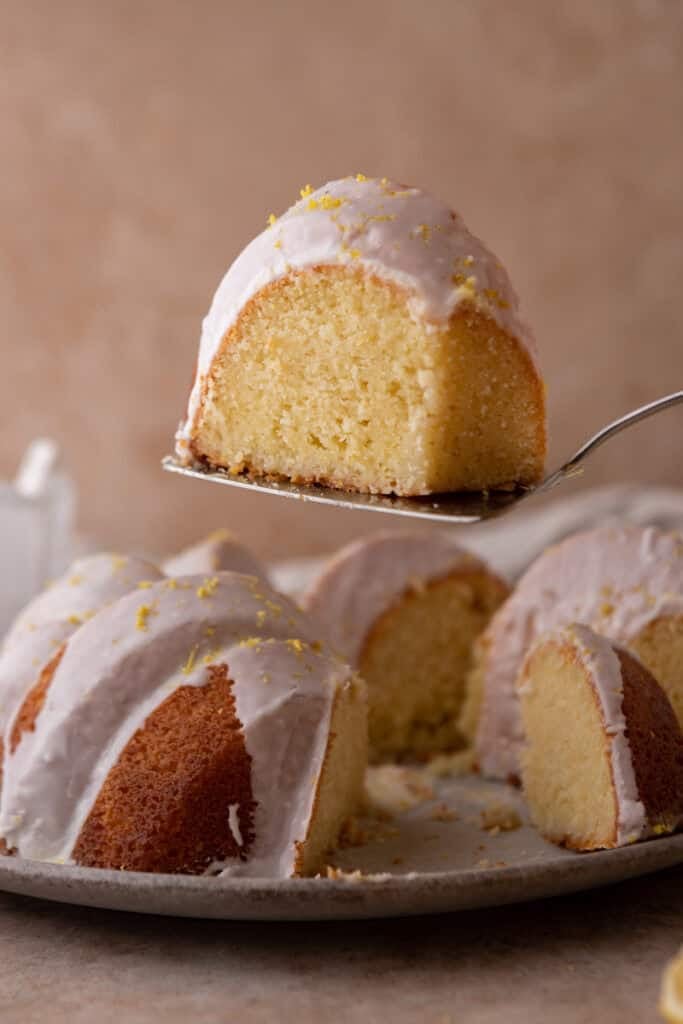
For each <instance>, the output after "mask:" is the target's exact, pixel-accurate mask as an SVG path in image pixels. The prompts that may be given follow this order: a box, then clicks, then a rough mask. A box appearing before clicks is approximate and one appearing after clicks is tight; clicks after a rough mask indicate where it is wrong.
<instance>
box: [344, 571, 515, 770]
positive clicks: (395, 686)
mask: <svg viewBox="0 0 683 1024" xmlns="http://www.w3.org/2000/svg"><path fill="white" fill-rule="evenodd" d="M506 593H507V590H506V588H505V586H504V585H503V584H502V583H501V582H500V581H499V580H497V579H496V578H495V577H492V576H489V575H487V574H486V573H454V574H452V575H451V576H448V577H446V578H444V579H441V580H436V581H433V582H431V583H429V584H428V585H426V586H425V587H423V588H420V589H418V590H413V591H411V592H409V593H408V594H406V595H404V596H403V597H402V599H401V600H400V601H399V602H397V603H396V604H395V605H394V606H393V607H392V608H390V609H389V610H388V611H387V612H385V614H384V615H383V616H382V617H381V618H380V619H379V620H378V621H377V623H376V624H375V626H374V627H373V630H372V632H371V633H370V636H369V637H368V638H367V640H366V643H365V647H364V650H363V652H362V654H361V658H360V672H361V675H362V676H363V678H364V679H365V681H366V683H367V687H368V715H369V735H370V758H371V760H372V761H374V762H377V761H383V760H393V759H395V758H404V759H405V758H414V757H416V758H418V759H420V758H427V757H429V756H430V755H432V754H435V753H440V752H445V751H449V750H458V749H459V748H460V747H462V746H463V737H462V735H461V733H460V730H459V729H458V725H457V720H458V712H459V710H460V706H461V704H462V701H463V696H464V688H465V678H466V675H467V672H468V670H469V668H470V663H471V658H472V644H473V642H474V639H475V637H477V636H478V635H479V633H481V631H482V630H483V629H484V627H485V626H486V624H487V622H488V621H489V619H490V618H491V616H492V614H493V612H494V611H495V610H496V608H497V607H498V606H499V605H500V604H501V603H502V601H503V600H504V599H505V596H506Z"/></svg>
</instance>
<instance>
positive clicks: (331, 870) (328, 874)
mask: <svg viewBox="0 0 683 1024" xmlns="http://www.w3.org/2000/svg"><path fill="white" fill-rule="evenodd" d="M324 877H325V878H331V879H332V880H333V881H335V882H339V881H344V882H361V881H362V880H363V878H364V877H365V876H364V875H363V872H362V871H361V870H360V869H359V868H356V870H355V871H344V869H343V868H336V867H335V866H334V865H333V864H328V865H326V867H325V875H324Z"/></svg>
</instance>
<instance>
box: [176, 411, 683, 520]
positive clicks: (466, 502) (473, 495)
mask: <svg viewBox="0 0 683 1024" xmlns="http://www.w3.org/2000/svg"><path fill="white" fill-rule="evenodd" d="M681 402H683V391H674V392H673V394H671V395H665V396H664V397H663V398H658V399H656V401H654V402H649V403H648V404H647V405H642V406H640V408H638V409H633V410H632V412H628V413H626V414H625V415H624V416H620V417H619V419H616V420H614V421H613V422H612V423H608V424H607V425H606V426H604V427H603V428H602V429H601V430H598V432H597V433H596V434H594V435H593V436H592V437H591V438H589V439H588V440H587V441H586V442H585V444H583V445H582V446H581V447H580V448H579V450H578V451H577V452H575V453H574V455H572V457H571V458H570V459H568V460H567V462H565V463H564V464H563V465H561V466H560V467H559V468H558V469H556V470H554V472H552V473H549V474H548V475H547V476H546V477H545V479H544V480H542V481H541V482H540V483H539V484H535V485H534V486H532V487H517V488H515V489H514V490H507V491H483V492H469V491H462V492H457V493H452V494H429V495H426V496H425V497H419V498H401V497H397V496H396V495H392V494H358V493H356V492H355V491H341V490H336V489H334V488H331V487H322V486H320V485H318V484H295V483H289V482H287V481H280V480H267V479H256V480H252V479H250V478H249V477H246V476H235V475H232V474H230V473H228V472H226V471H225V470H220V469H206V468H204V467H203V466H200V465H194V466H184V465H182V464H181V463H180V462H178V460H177V459H176V458H175V457H174V456H172V455H167V456H166V457H165V458H164V459H163V460H162V466H163V468H164V469H165V470H168V471H169V472H171V473H180V474H181V475H182V476H187V477H193V478H195V479H197V480H208V481H210V482H211V483H216V484H226V485H227V486H228V487H243V488H246V490H250V491H259V492H260V493H262V494H276V495H279V496H280V497H283V498H295V499H297V500H298V501H316V502H319V503H321V504H323V505H336V506H337V507H338V508H355V509H361V510H363V511H366V512H389V513H393V514H394V515H399V516H408V517H409V518H412V519H431V520H433V521H437V522H448V523H480V522H482V521H483V520H485V519H493V518H494V516H501V515H504V514H505V513H506V512H511V511H512V509H514V508H515V507H516V506H517V505H519V503H520V502H522V501H526V499H527V498H531V497H533V496H534V495H537V494H546V493H547V492H548V491H551V490H553V489H554V488H555V487H557V486H558V485H559V484H561V483H563V482H564V481H565V480H569V479H571V478H573V477H577V476H580V475H581V474H582V473H583V469H584V467H583V463H584V462H585V461H586V459H588V458H589V456H591V455H592V454H593V452H594V451H596V450H597V449H598V448H599V447H600V446H601V445H603V444H604V443H605V441H609V439H610V438H612V437H614V436H615V435H616V434H620V433H621V431H622V430H626V429H627V428H628V427H632V426H633V425H634V424H636V423H639V422H640V421H641V420H645V419H647V418H648V417H650V416H654V415H655V414H656V413H660V412H663V411H664V410H665V409H669V408H671V406H674V405H678V404H680V403H681Z"/></svg>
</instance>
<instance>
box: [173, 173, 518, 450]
mask: <svg viewBox="0 0 683 1024" xmlns="http://www.w3.org/2000/svg"><path fill="white" fill-rule="evenodd" d="M323 266H349V267H359V268H362V269H363V270H365V271H367V272H369V273H372V274H374V275H376V276H377V277H378V278H380V279H382V280H384V281H389V282H391V283H393V284H395V285H398V286H399V287H401V288H403V289H405V291H406V293H407V295H408V307H409V310H410V312H411V313H412V314H413V316H414V317H415V318H416V319H419V320H420V321H421V322H423V323H426V324H427V325H431V326H433V327H434V328H439V327H443V326H445V325H446V324H447V323H448V321H449V319H450V317H451V316H452V315H453V313H454V311H455V310H456V309H457V307H458V306H459V305H461V304H463V303H469V304H471V305H474V306H475V307H476V308H478V309H480V310H481V311H482V312H484V313H485V314H487V315H488V316H490V317H491V318H492V319H493V320H495V321H496V323H497V324H498V325H499V326H500V327H501V328H502V329H503V330H505V331H507V332H508V333H509V334H511V335H513V336H514V337H515V338H517V339H518V340H519V341H520V342H521V343H522V344H523V345H524V346H525V348H526V349H527V350H528V351H529V352H530V353H531V355H532V357H534V358H535V351H536V350H535V344H534V340H533V337H532V334H531V331H530V330H529V328H528V327H527V326H526V324H524V323H523V321H522V320H521V319H520V316H519V310H518V306H519V304H518V299H517V295H516V294H515V291H514V289H513V287H512V284H511V283H510V279H509V277H508V275H507V272H506V271H505V269H504V267H503V266H502V264H501V263H500V262H499V261H498V260H497V259H496V257H495V256H494V255H493V253H491V252H490V251H489V250H488V249H487V248H486V246H485V245H484V244H483V243H482V242H481V241H480V240H479V239H478V238H476V237H475V236H474V235H473V234H471V232H470V231H468V229H467V227H466V226H465V223H464V221H463V220H462V218H461V217H460V216H459V215H458V214H457V213H454V212H453V211H452V210H451V209H450V208H449V207H448V206H447V205H446V204H445V203H442V202H441V201H440V200H438V199H435V198H434V197H433V196H431V195H429V194H428V193H427V192H423V191H422V190H421V189H418V188H412V187H408V186H406V185H401V184H398V183H396V182H392V181H389V180H388V179H387V178H381V179H378V178H367V177H366V176H365V175H363V174H357V175H355V176H349V177H347V178H341V179H339V180H338V181H331V182H329V183H328V184H327V185H323V186H322V188H319V189H317V190H315V191H314V190H313V189H312V188H311V186H310V185H306V187H305V188H303V189H301V198H300V199H299V201H298V202H296V203H295V204H294V205H293V206H291V207H290V208H289V209H288V210H287V211H286V213H284V214H283V215H282V216H281V217H275V215H274V214H271V216H270V218H269V224H268V227H267V228H266V230H265V231H263V232H262V233H261V234H260V235H258V236H257V237H256V238H254V239H253V241H252V242H250V243H249V245H247V247H246V248H245V249H244V250H243V251H242V252H241V253H240V255H239V256H238V257H237V259H236V260H235V262H234V263H233V264H232V266H231V267H230V269H229V270H228V272H227V274H226V275H225V277H224V278H223V280H222V281H221V283H220V285H219V287H218V290H217V292H216V294H215V296H214V299H213V303H212V305H211V309H210V310H209V313H208V315H207V316H206V318H205V320H204V324H203V327H202V335H201V341H200V348H199V359H198V363H197V373H196V378H195V382H194V386H193V389H192V393H191V395H190V402H189V408H188V414H187V420H186V422H185V423H184V424H183V425H182V426H181V428H180V430H179V432H178V435H177V441H178V445H177V451H178V454H179V455H180V456H181V457H187V446H188V442H189V440H190V437H191V430H192V425H193V423H194V420H195V417H196V414H197V411H198V409H199V405H200V400H201V394H202V385H203V381H204V379H205V377H206V375H207V374H208V372H209V370H210V368H211V364H212V361H213V359H214V356H215V355H216V353H217V352H218V349H219V347H220V345H221V342H222V340H223V338H224V337H225V335H226V333H227V331H228V330H229V329H230V328H231V327H232V325H233V324H234V323H235V321H236V319H237V317H238V315H239V313H240V311H241V309H242V308H243V307H244V305H245V304H246V303H247V302H248V301H249V300H250V299H251V298H252V297H253V296H254V295H256V293H257V292H259V291H260V290H261V289H262V288H265V287H266V286H267V285H269V284H271V283H272V282H273V281H276V280H278V279H279V278H282V277H284V276H285V275H287V274H289V273H290V272H292V271H297V270H305V269H307V268H311V267H323Z"/></svg>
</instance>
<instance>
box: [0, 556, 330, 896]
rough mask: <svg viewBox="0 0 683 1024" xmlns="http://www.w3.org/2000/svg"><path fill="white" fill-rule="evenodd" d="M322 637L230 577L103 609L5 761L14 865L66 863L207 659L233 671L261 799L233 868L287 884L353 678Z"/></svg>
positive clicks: (161, 585)
mask: <svg viewBox="0 0 683 1024" xmlns="http://www.w3.org/2000/svg"><path fill="white" fill-rule="evenodd" d="M315 641H316V635H315V630H314V629H313V628H312V627H311V626H310V625H309V623H308V622H307V620H306V619H305V617H304V616H303V615H302V613H301V612H300V611H299V610H298V609H297V608H296V607H295V606H294V605H292V604H291V603H290V602H289V601H287V600H286V599H285V598H282V597H280V596H279V595H277V594H275V592H274V591H272V590H270V589H269V588H268V587H267V586H266V585H265V584H264V583H263V582H262V581H260V580H258V579H256V578H255V577H252V576H241V575H237V574H235V573H219V574H216V576H214V577H212V578H211V579H208V580H207V579H206V578H204V577H201V576H192V577H183V578H180V579H178V580H166V581H162V582H158V583H155V584H154V585H153V586H152V587H150V588H149V589H146V590H145V591H144V592H139V593H138V592H135V593H131V594H129V595H127V596H126V597H123V598H121V599H120V600H119V601H117V602H116V603H115V604H113V605H110V606H108V607H106V608H104V609H103V610H102V611H101V612H100V613H99V614H98V615H96V616H95V617H94V618H93V619H91V620H89V621H88V622H87V623H85V625H83V626H82V627H81V628H80V629H79V630H78V631H77V632H76V633H75V634H74V636H73V637H72V638H71V639H70V640H69V642H68V643H67V645H66V649H65V653H64V656H63V658H62V660H61V662H60V664H59V666H58V668H57V670H56V672H55V675H54V678H53V680H52V683H51V685H50V688H49V690H48V694H47V697H46V700H45V704H44V706H43V709H42V710H41V712H40V714H39V715H38V718H37V720H36V726H35V730H34V731H33V732H26V733H24V734H23V736H22V738H21V741H20V743H19V745H18V746H17V749H16V751H15V752H14V753H13V754H11V755H9V756H8V757H7V758H6V761H5V772H4V779H3V788H2V796H1V799H0V836H2V837H3V838H5V839H6V841H7V843H8V845H9V846H10V847H12V848H15V849H16V850H17V852H18V853H19V855H20V856H23V857H28V858H32V859H37V860H56V861H69V859H70V858H71V856H72V852H73V848H74V844H75V842H76V840H77V838H78V835H79V833H80V830H81V828H82V826H83V824H84V822H85V820H86V818H87V816H88V814H89V812H90V810H91V809H92V806H93V804H94V802H95V799H96V797H97V794H98V792H99V790H100V788H101V786H102V784H103V782H104V780H105V779H106V777H107V775H108V773H109V771H110V769H111V768H112V766H113V765H114V764H115V763H116V761H117V759H118V757H119V755H120V753H121V751H122V750H123V749H124V748H125V746H126V745H127V743H128V741H129V740H130V739H131V737H132V736H133V735H134V734H135V732H136V731H137V730H138V729H139V728H140V727H142V726H143V725H144V722H145V721H146V719H147V717H148V716H149V714H150V713H151V712H152V711H153V710H154V709H155V708H156V707H158V705H159V704H160V703H161V702H162V701H163V700H165V699H166V698H167V697H168V696H169V695H170V694H172V693H173V692H174V691H175V690H176V689H178V688H179V687H181V686H188V685H189V686H201V685H202V684H203V683H204V682H205V681H206V679H207V666H208V665H209V664H228V666H229V673H230V678H231V679H232V680H233V693H234V696H235V701H236V712H237V716H238V718H239V719H240V721H241V722H242V724H243V727H244V735H245V740H246V746H247V750H248V753H249V754H250V755H251V758H252V789H253V795H254V798H255V799H256V800H257V801H258V808H257V811H256V821H255V826H256V833H257V835H256V840H255V843H254V847H253V851H252V856H251V857H250V858H249V860H248V861H247V862H246V863H245V864H239V865H235V869H234V870H235V872H236V873H237V872H239V873H244V874H261V875H270V876H272V877H286V876H288V875H291V873H292V871H293V867H294V857H295V852H296V851H295V847H294V842H295V841H297V840H298V841H302V840H304V839H305V836H306V832H307V828H308V823H309V819H310V812H311V807H312V799H313V794H314V792H315V787H316V784H317V780H318V778H319V774H320V771H321V767H322V762H323V757H324V753H325V749H326V745H327V740H328V736H329V723H330V714H331V709H332V705H333V700H334V696H335V694H336V692H337V689H338V687H339V686H340V685H342V684H343V683H344V682H345V681H346V680H347V679H348V678H349V674H350V670H349V669H348V668H347V667H346V666H345V665H344V664H343V663H342V662H341V661H340V660H339V659H338V658H336V657H333V656H330V655H327V654H325V653H323V652H322V651H320V650H317V649H314V647H312V646H311V643H313V642H315ZM227 813H228V808H226V814H227ZM231 870H232V869H231Z"/></svg>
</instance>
